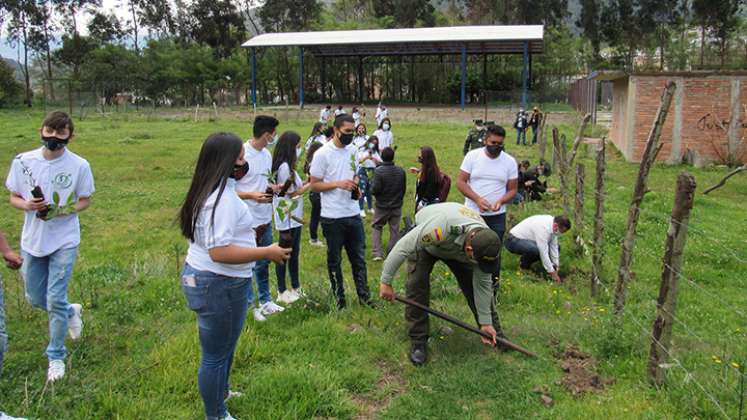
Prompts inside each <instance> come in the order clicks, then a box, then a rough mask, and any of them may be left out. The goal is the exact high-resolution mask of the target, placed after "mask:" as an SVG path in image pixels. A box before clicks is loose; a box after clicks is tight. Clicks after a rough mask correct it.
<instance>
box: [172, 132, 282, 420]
mask: <svg viewBox="0 0 747 420" xmlns="http://www.w3.org/2000/svg"><path fill="white" fill-rule="evenodd" d="M248 170H249V168H248V163H247V162H246V160H244V147H243V145H242V143H241V139H240V138H238V137H237V136H235V135H234V134H228V133H215V134H212V135H210V136H209V137H208V138H207V140H205V142H204V143H203V145H202V149H201V150H200V156H199V158H198V159H197V165H196V166H195V172H194V175H193V177H192V184H191V185H190V187H189V191H188V192H187V197H186V199H185V200H184V204H183V205H182V208H181V211H180V213H179V225H180V228H181V233H182V235H184V237H185V238H187V239H188V240H189V251H188V252H187V259H186V262H185V265H184V271H183V272H182V279H181V287H182V292H183V293H184V296H185V297H186V299H187V306H189V308H190V309H191V310H192V311H194V312H195V313H196V314H197V325H198V328H199V336H200V347H201V361H200V369H199V371H198V374H197V383H198V386H199V389H200V395H201V396H202V401H203V404H204V407H205V416H206V418H207V419H208V420H213V419H231V418H233V417H231V416H230V414H228V411H227V410H226V405H225V399H226V398H227V397H228V395H229V388H228V382H229V381H228V378H229V373H230V370H231V363H232V361H233V354H234V351H235V350H236V343H237V341H238V339H239V335H240V334H241V330H242V328H243V327H244V320H245V319H246V314H247V309H248V307H249V302H248V300H247V298H246V297H247V295H248V292H249V289H250V288H251V287H252V283H251V277H252V268H253V266H254V261H257V260H262V259H269V260H271V261H274V262H276V263H278V264H282V263H283V262H284V261H286V260H287V259H288V258H289V254H290V251H291V250H290V249H283V248H280V247H279V246H278V245H277V244H273V245H270V246H267V247H257V246H256V245H255V244H256V241H255V233H254V228H253V227H252V226H253V223H252V214H251V212H250V211H249V208H248V207H247V206H246V204H245V203H244V201H243V200H241V198H239V196H238V194H237V193H236V188H235V187H236V180H237V179H241V178H242V177H243V176H244V175H245V174H246V173H247V171H248Z"/></svg>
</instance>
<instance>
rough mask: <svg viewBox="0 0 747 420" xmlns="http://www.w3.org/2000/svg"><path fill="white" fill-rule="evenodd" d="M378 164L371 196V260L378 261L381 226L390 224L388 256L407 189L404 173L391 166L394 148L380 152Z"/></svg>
mask: <svg viewBox="0 0 747 420" xmlns="http://www.w3.org/2000/svg"><path fill="white" fill-rule="evenodd" d="M381 160H382V162H381V165H379V166H378V167H377V168H376V170H375V171H374V177H373V186H372V187H371V193H372V194H373V196H374V198H375V199H376V203H375V205H374V218H373V259H374V261H381V260H383V259H384V255H383V254H382V252H381V233H382V231H383V229H384V225H386V224H388V225H389V246H388V247H387V248H388V249H387V253H388V252H389V251H391V250H392V248H394V245H395V244H396V243H397V240H398V239H399V220H400V219H401V218H402V200H403V198H404V197H405V191H406V189H407V179H406V178H407V176H406V175H405V170H404V169H402V168H401V167H399V166H397V165H395V164H394V149H392V148H391V147H386V148H384V150H382V151H381Z"/></svg>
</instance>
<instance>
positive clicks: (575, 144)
mask: <svg viewBox="0 0 747 420" xmlns="http://www.w3.org/2000/svg"><path fill="white" fill-rule="evenodd" d="M589 121H591V114H586V115H584V119H583V120H581V125H580V126H579V127H578V134H576V139H575V140H574V141H573V149H571V157H570V159H568V165H573V161H574V160H575V159H576V153H578V147H579V146H581V141H582V140H583V139H584V131H586V126H587V125H589Z"/></svg>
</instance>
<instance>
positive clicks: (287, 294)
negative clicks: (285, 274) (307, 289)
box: [277, 290, 297, 305]
mask: <svg viewBox="0 0 747 420" xmlns="http://www.w3.org/2000/svg"><path fill="white" fill-rule="evenodd" d="M277 300H278V302H280V303H285V304H286V305H287V304H289V303H293V302H295V301H296V300H297V299H295V300H294V299H293V294H292V293H291V291H290V290H286V291H284V292H283V293H280V294H279V295H278V299H277Z"/></svg>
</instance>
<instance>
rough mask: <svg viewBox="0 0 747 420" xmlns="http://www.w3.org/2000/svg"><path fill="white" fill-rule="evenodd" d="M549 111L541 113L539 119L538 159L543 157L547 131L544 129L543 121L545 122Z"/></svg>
mask: <svg viewBox="0 0 747 420" xmlns="http://www.w3.org/2000/svg"><path fill="white" fill-rule="evenodd" d="M548 115H549V112H546V111H545V112H543V113H542V120H540V131H539V146H538V147H537V149H539V158H540V160H544V159H545V150H546V149H547V131H546V130H545V123H546V122H547V116H548Z"/></svg>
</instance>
